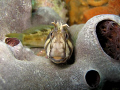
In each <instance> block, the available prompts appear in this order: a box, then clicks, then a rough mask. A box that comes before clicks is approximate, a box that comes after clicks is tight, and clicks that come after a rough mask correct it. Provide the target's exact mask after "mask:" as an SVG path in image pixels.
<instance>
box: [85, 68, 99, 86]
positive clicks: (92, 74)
mask: <svg viewBox="0 0 120 90" xmlns="http://www.w3.org/2000/svg"><path fill="white" fill-rule="evenodd" d="M85 79H86V82H87V84H88V85H89V86H90V87H92V88H96V87H97V86H98V85H99V83H100V75H99V73H98V72H97V71H95V70H90V71H88V72H87V73H86V76H85Z"/></svg>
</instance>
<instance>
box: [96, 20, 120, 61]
mask: <svg viewBox="0 0 120 90" xmlns="http://www.w3.org/2000/svg"><path fill="white" fill-rule="evenodd" d="M96 33H97V36H98V40H99V42H100V45H101V47H102V48H103V50H104V51H105V52H106V53H107V54H108V55H109V56H110V57H112V58H113V59H116V60H120V48H119V47H120V44H119V43H120V26H119V25H118V24H117V23H116V22H114V21H112V20H103V21H101V22H99V23H98V24H97V26H96Z"/></svg>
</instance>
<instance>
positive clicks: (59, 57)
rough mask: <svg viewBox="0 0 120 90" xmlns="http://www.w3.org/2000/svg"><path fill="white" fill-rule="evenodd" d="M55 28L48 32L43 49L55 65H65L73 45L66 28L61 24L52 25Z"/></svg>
mask: <svg viewBox="0 0 120 90" xmlns="http://www.w3.org/2000/svg"><path fill="white" fill-rule="evenodd" d="M53 24H54V25H55V28H54V30H52V31H51V32H50V34H49V35H48V37H47V40H46V42H45V45H44V48H45V50H46V54H47V56H48V58H49V59H50V60H51V61H53V62H54V63H56V64H60V63H66V61H67V60H68V59H69V58H70V57H71V55H72V52H73V44H72V41H71V37H70V34H69V32H68V29H67V28H66V26H68V25H67V24H64V25H62V23H61V22H60V23H59V22H57V23H54V22H53Z"/></svg>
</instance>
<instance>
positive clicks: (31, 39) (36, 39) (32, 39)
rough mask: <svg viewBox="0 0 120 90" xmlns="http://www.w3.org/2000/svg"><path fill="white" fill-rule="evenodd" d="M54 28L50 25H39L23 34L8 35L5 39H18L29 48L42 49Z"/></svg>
mask: <svg viewBox="0 0 120 90" xmlns="http://www.w3.org/2000/svg"><path fill="white" fill-rule="evenodd" d="M53 28H54V26H52V25H40V26H39V27H32V28H29V29H27V30H25V31H24V32H23V33H10V34H7V35H6V36H7V37H13V38H18V39H19V40H21V42H22V44H23V45H25V46H29V47H44V44H45V41H46V38H47V36H48V34H49V33H50V31H51V30H52V29H53Z"/></svg>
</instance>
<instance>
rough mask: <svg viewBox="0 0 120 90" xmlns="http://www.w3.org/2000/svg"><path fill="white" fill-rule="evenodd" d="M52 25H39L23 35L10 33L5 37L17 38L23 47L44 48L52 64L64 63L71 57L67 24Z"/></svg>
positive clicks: (71, 48)
mask: <svg viewBox="0 0 120 90" xmlns="http://www.w3.org/2000/svg"><path fill="white" fill-rule="evenodd" d="M52 24H54V26H53V25H40V26H39V27H33V28H30V29H27V30H26V31H24V32H23V33H10V34H7V35H6V36H7V37H12V38H18V39H19V40H20V41H21V42H22V44H23V45H26V46H29V47H44V49H45V52H46V54H47V57H48V58H49V59H50V60H51V61H52V62H54V63H56V64H60V63H65V62H66V61H67V60H68V59H69V58H70V57H71V55H72V52H73V44H72V41H71V37H70V33H69V32H68V29H67V26H68V25H67V24H62V23H61V22H57V23H55V22H52Z"/></svg>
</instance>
